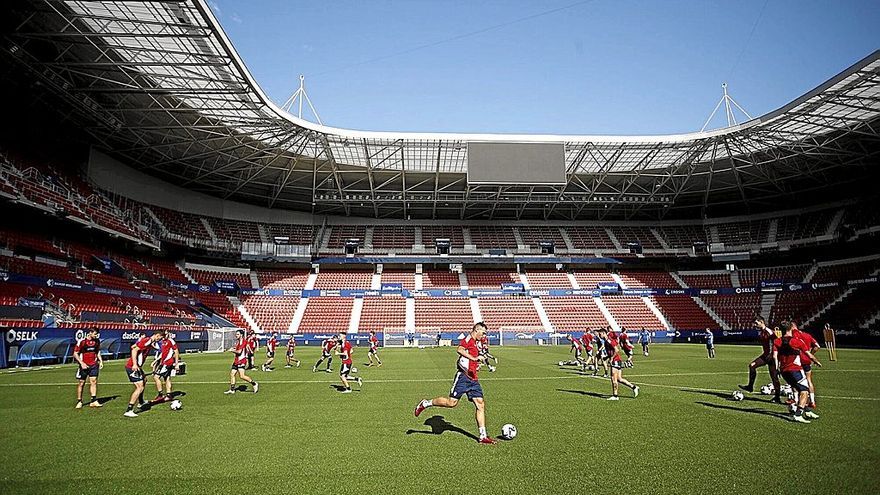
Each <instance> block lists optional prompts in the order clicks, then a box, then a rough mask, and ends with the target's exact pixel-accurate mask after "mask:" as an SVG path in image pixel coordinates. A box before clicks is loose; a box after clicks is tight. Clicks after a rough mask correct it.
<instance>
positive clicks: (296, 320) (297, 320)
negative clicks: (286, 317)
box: [287, 273, 318, 333]
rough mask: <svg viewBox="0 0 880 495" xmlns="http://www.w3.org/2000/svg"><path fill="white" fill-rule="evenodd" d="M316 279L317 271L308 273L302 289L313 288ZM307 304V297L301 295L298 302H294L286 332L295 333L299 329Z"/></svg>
mask: <svg viewBox="0 0 880 495" xmlns="http://www.w3.org/2000/svg"><path fill="white" fill-rule="evenodd" d="M317 280H318V274H317V273H309V278H308V279H307V280H306V285H305V286H304V287H303V290H312V289H314V288H315V282H317ZM308 304H309V298H307V297H301V298H300V299H299V302H297V303H296V310H295V311H294V312H293V319H292V320H290V328H288V330H287V331H288V333H296V332H298V331H299V326H300V324H301V323H302V320H303V316H304V315H305V314H306V307H307V306H308Z"/></svg>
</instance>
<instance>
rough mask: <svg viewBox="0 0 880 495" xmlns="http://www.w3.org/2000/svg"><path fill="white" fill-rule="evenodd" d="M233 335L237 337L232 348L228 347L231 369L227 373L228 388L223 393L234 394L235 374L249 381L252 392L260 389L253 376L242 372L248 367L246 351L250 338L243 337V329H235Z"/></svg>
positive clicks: (249, 346)
mask: <svg viewBox="0 0 880 495" xmlns="http://www.w3.org/2000/svg"><path fill="white" fill-rule="evenodd" d="M235 336H236V337H237V339H236V342H235V346H234V347H233V348H232V349H229V352H232V353H233V356H234V357H233V358H232V371H231V372H230V373H229V390H227V391H226V392H223V393H224V394H234V393H235V375H236V373H237V374H238V376H240V377H241V379H242V380H244V381H246V382H247V383H250V384H251V386H252V387H254V393H257V392H259V391H260V384H258V383H257V382H256V381H254V379H253V378H251V377H249V376H247V375H246V374H245V373H244V372H245V369H247V367H248V351H249V349H250V348H251V343H250V338H249V337H245V333H244V330H241V329H239V330H236V332H235Z"/></svg>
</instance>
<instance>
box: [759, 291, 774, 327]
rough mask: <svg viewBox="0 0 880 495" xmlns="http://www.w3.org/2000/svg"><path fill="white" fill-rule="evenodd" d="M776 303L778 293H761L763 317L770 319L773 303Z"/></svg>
mask: <svg viewBox="0 0 880 495" xmlns="http://www.w3.org/2000/svg"><path fill="white" fill-rule="evenodd" d="M774 304H776V294H773V293H772V292H771V293H764V294H761V317H762V318H764V319H765V320H767V321H770V311H771V310H772V309H773V305H774Z"/></svg>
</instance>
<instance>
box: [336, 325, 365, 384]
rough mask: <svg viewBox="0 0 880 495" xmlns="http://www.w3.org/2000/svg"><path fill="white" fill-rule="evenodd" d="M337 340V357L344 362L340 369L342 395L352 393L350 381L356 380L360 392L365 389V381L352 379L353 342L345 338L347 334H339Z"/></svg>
mask: <svg viewBox="0 0 880 495" xmlns="http://www.w3.org/2000/svg"><path fill="white" fill-rule="evenodd" d="M336 340H337V346H336V347H337V349H336V355H337V356H339V359H341V360H342V366H341V367H340V368H339V379H340V380H342V387H343V389H342V393H343V394H350V393H351V385H349V384H348V381H349V380H354V381H355V382H357V384H358V390H360V389H361V388H363V385H364V381H363V380H361V377H357V378H352V377H351V376H349V375H350V373H351V367H352V364H353V361H352V359H351V354H352V351H351V342H349V341H348V340H347V339H346V338H345V332H339V336H338V337H337V338H336Z"/></svg>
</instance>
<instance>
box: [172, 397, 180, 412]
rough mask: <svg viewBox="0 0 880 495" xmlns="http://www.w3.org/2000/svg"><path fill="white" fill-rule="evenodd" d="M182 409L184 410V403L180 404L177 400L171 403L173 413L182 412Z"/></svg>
mask: <svg viewBox="0 0 880 495" xmlns="http://www.w3.org/2000/svg"><path fill="white" fill-rule="evenodd" d="M181 409H183V402H180V401H179V400H177V399H174V400H173V401H171V410H172V411H180V410H181Z"/></svg>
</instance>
